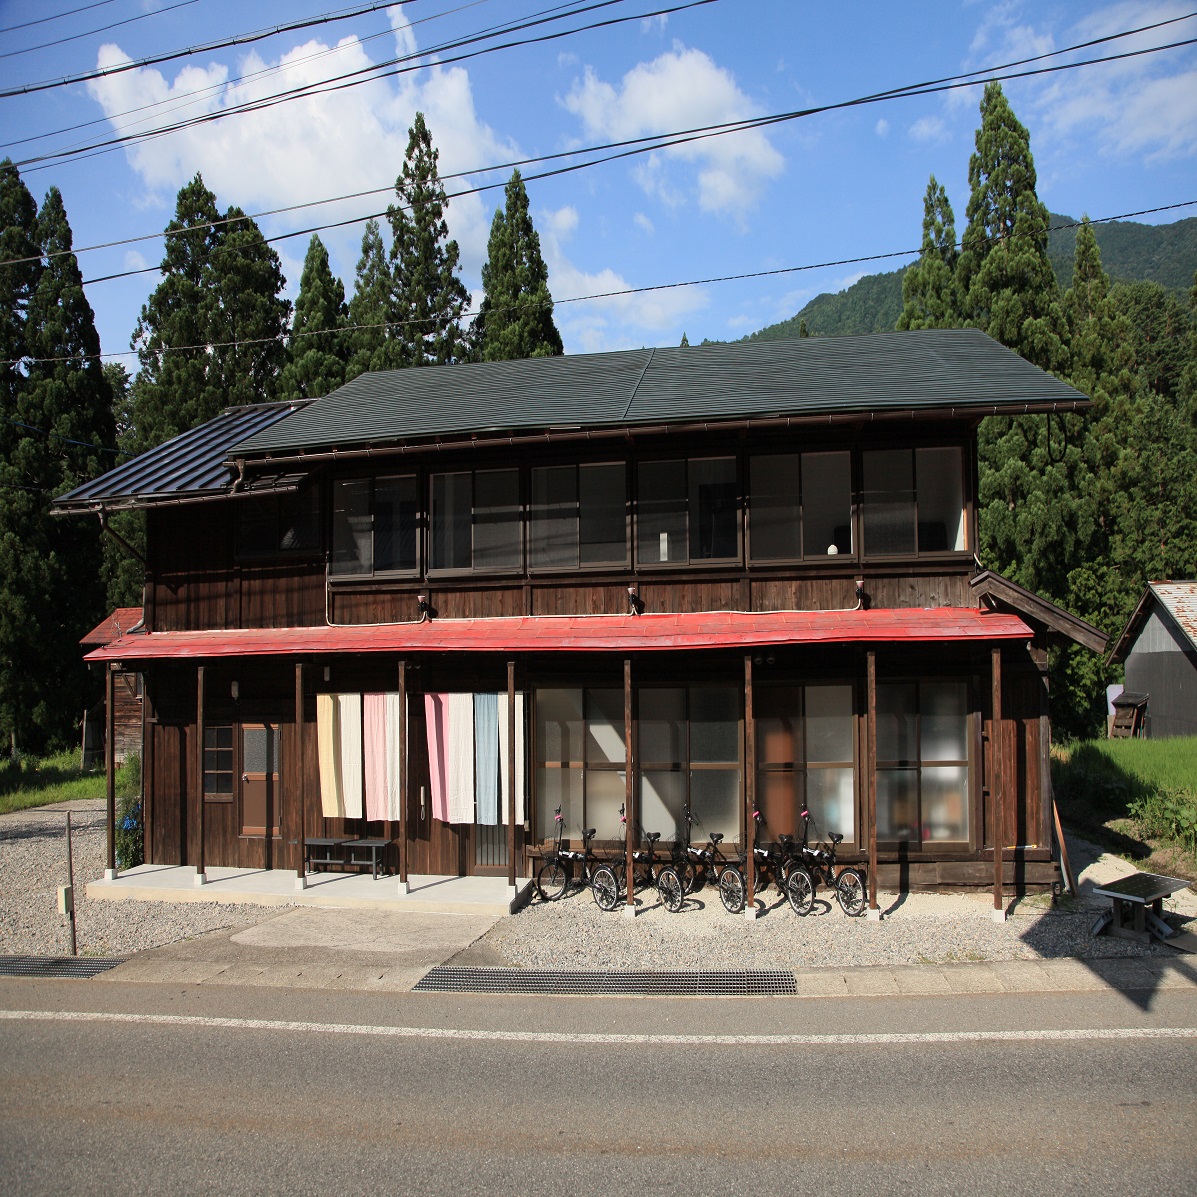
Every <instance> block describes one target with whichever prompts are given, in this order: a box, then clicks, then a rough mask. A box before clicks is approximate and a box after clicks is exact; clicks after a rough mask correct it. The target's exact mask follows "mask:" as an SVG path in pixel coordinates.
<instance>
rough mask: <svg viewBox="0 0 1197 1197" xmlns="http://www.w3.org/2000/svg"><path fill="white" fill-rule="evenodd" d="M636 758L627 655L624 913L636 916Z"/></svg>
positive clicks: (625, 673)
mask: <svg viewBox="0 0 1197 1197" xmlns="http://www.w3.org/2000/svg"><path fill="white" fill-rule="evenodd" d="M634 765H635V758H634V757H633V754H632V659H631V657H625V658H624V661H623V770H624V775H623V810H624V815H625V817H626V819H627V822H626V823H625V824H624V837H623V851H624V868H625V870H626V881H627V891H628V901H627V905H626V906H625V907H624V913H625V914H627V915H629V916H634V915H635V913H636V895H635V892H634V891H635V888H636V886H635V883H634V879H633V876H632V868H633V866H632V852H633V844H632V837H633V835H635V829H636V812H635V811H634V810H633V809H632V799H633V797H634V796H635V788H634V786H633V783H632V778H633V767H634Z"/></svg>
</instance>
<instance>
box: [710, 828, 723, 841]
mask: <svg viewBox="0 0 1197 1197" xmlns="http://www.w3.org/2000/svg"><path fill="white" fill-rule="evenodd" d="M711 843H712V844H722V843H723V832H722V831H717V832H715V834H714V835H713V836H711Z"/></svg>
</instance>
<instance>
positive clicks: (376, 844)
mask: <svg viewBox="0 0 1197 1197" xmlns="http://www.w3.org/2000/svg"><path fill="white" fill-rule="evenodd" d="M390 846H391V841H390V840H387V839H381V838H368V837H363V838H360V839H358V838H355V837H354V836H349V835H338V836H326V835H315V836H309V837H307V838H305V839H304V841H303V867H304V872H306V873H311V872H315V871H316V866H320V865H323V866H324V867H325V868H331V867H332V866H333V865H337V866H339V867H340V868H341V869H342V870H344V869H351V868H352V869H359V870H360V869H363V868H366V867H367V866H369V869H370V873H371V875H372V876H373V878H374V880H375V881H377V880H378V876H379V872H380V871H381V868H382V865H383V863H384V861H383V854H384V853H385V852H386V850H387V848H389V847H390ZM359 852H361V853H367V852H368V853H369V859H368V860H367V859H365V858H364V857H359V856H358V853H359ZM317 853H321V855H317Z"/></svg>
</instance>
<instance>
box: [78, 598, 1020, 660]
mask: <svg viewBox="0 0 1197 1197" xmlns="http://www.w3.org/2000/svg"><path fill="white" fill-rule="evenodd" d="M1031 634H1032V633H1031V629H1030V628H1029V627H1027V625H1026V624H1025V623H1023V621H1022V620H1021V619H1019V618H1018V616H1016V615H1009V614H1001V613H998V612H987V611H978V610H976V609H975V608H972V607H927V608H920V607H895V608H886V609H883V610H875V611H697V612H687V613H684V614H675V615H540V616H528V617H521V618H510V617H507V618H497V619H430V620H426V621H425V622H423V623H392V624H383V625H381V626H361V625H358V626H341V627H314V628H244V629H222V630H218V631H211V632H150V633H146V634H144V635H136V636H129V637H125V638H124V639H122V640H116V641H113V643H111V644H109V645H107V646H105V647H104V648H100V649H97V650H96V651H95V652H92V653H89V654H88V656H87V660H89V661H154V660H169V659H172V658H204V657H208V658H213V657H280V656H286V657H292V656H311V655H329V654H333V653H421V652H502V653H510V652H521V653H527V652H544V653H556V652H663V651H681V650H692V649H717V648H758V647H759V648H765V647H768V646H774V645H787V644H790V645H792V644H861V643H869V642H873V643H895V642H896V643H919V642H948V641H961V640H968V641H979V640H1029V639H1030V638H1031Z"/></svg>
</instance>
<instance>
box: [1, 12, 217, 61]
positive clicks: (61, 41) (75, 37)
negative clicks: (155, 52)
mask: <svg viewBox="0 0 1197 1197" xmlns="http://www.w3.org/2000/svg"><path fill="white" fill-rule="evenodd" d="M198 3H199V0H178V3H177V4H171V5H168V6H167V7H166V8H156V9H154V10H153V12H143V13H139V14H138V15H137V16H135V17H126V18H125V19H124V20H123V21H113V22H112V24H111V25H101V26H100V27H99V28H98V29H89V30H88V31H87V32H86V33H72V34H71V35H70V37H60V38H57V39H56V40H55V41H52V42H42V43H41V44H40V45H37V46H25V47H24V48H23V49H21V50H9V51H8V52H7V53H6V54H0V58H16V57H18V56H19V55H21V54H32V53H33V52H34V51H35V50H48V49H49V48H50V47H51V46H65V45H66V44H67V42H77V41H79V40H80V39H81V38H85V37H92V36H94V35H95V34H97V33H107V32H108V30H109V29H119V28H120V26H122V25H132V24H133V22H134V21H144V20H145V19H146V18H147V17H156V16H160V15H161V14H162V13H164V12H172V11H173V10H174V9H176V8H186V7H187V6H188V5H189V4H198Z"/></svg>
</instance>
